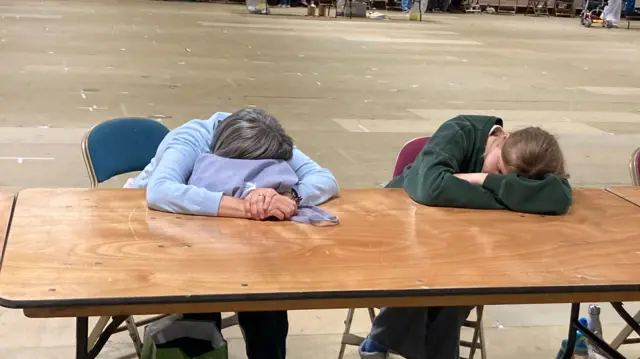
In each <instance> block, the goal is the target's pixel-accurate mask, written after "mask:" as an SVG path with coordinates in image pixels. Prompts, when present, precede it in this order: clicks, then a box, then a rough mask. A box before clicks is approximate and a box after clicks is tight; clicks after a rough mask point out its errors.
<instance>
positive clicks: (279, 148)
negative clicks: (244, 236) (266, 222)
mask: <svg viewBox="0 0 640 359" xmlns="http://www.w3.org/2000/svg"><path fill="white" fill-rule="evenodd" d="M225 128H226V129H227V130H225V131H222V129H225ZM223 149H224V150H223ZM212 151H213V152H218V153H219V154H220V155H224V156H227V157H235V156H242V157H245V158H261V156H269V157H272V158H278V159H282V160H286V163H287V164H288V165H289V166H290V167H291V169H292V170H293V171H294V172H295V175H296V176H297V179H298V182H297V183H296V184H295V185H294V186H293V191H295V195H296V196H297V197H298V198H299V200H300V202H301V203H302V204H308V205H318V204H320V203H323V202H325V201H327V200H328V199H330V198H331V197H333V196H334V195H336V194H337V193H338V185H337V183H336V180H335V178H334V177H333V175H332V174H331V172H329V170H327V169H325V168H322V167H320V166H319V165H318V164H317V163H315V162H314V161H313V160H311V159H310V158H309V157H307V156H306V155H305V154H304V153H302V152H301V151H300V150H298V149H297V148H295V147H293V144H292V141H291V138H290V137H289V136H287V135H286V133H285V132H284V130H283V129H282V127H281V126H280V124H279V123H278V121H277V120H276V119H275V118H274V117H273V116H271V115H269V114H267V113H265V112H264V111H263V110H260V109H253V108H249V109H243V110H240V111H237V112H235V113H233V114H229V113H224V112H218V113H216V114H214V115H213V116H212V117H211V118H210V119H208V120H205V121H203V120H192V121H189V122H187V123H186V124H184V125H182V126H180V127H178V128H176V129H174V130H173V131H171V132H170V133H169V134H168V135H167V137H165V139H164V140H163V141H162V143H161V144H160V146H159V147H158V151H157V152H156V156H155V157H154V158H153V159H152V160H151V163H149V165H148V166H147V167H146V168H145V169H144V171H142V173H141V174H140V175H139V176H138V177H136V178H134V179H133V180H132V181H131V183H129V186H128V187H135V188H146V189H147V202H148V204H149V207H151V208H153V209H157V210H161V211H167V212H174V213H185V214H194V215H205V216H226V217H241V218H252V219H257V220H263V219H267V218H268V217H270V216H276V217H277V216H278V215H282V216H291V215H292V214H293V213H294V211H295V207H296V202H295V201H294V200H292V199H291V198H290V197H289V196H288V195H280V194H278V193H277V192H276V191H275V190H274V189H272V188H256V189H254V190H252V191H251V192H250V193H249V195H248V196H246V197H245V198H244V199H239V198H235V197H231V196H225V195H224V194H223V193H222V192H215V191H209V190H207V189H205V188H200V187H197V186H194V185H189V184H187V182H188V181H189V178H190V177H191V174H192V171H193V169H194V165H195V163H196V161H197V160H198V158H199V157H200V156H201V155H203V154H211V152H212ZM185 318H190V319H202V320H213V321H215V322H216V323H217V325H218V328H220V325H221V316H220V313H197V314H186V315H185ZM238 321H239V323H240V326H241V327H242V330H243V333H244V338H245V342H246V352H247V357H248V358H249V359H265V358H266V359H284V358H285V357H286V341H287V333H288V329H289V322H288V319H287V312H286V311H271V312H240V313H238Z"/></svg>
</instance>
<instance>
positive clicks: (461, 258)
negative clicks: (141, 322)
mask: <svg viewBox="0 0 640 359" xmlns="http://www.w3.org/2000/svg"><path fill="white" fill-rule="evenodd" d="M323 208H324V209H326V210H328V211H330V212H332V213H334V214H336V215H337V216H339V217H340V222H341V223H340V225H338V226H335V227H314V226H311V225H306V224H297V223H292V222H255V221H249V220H238V219H228V218H210V217H196V216H187V215H177V214H168V213H161V212H156V211H152V210H149V209H148V208H147V206H146V202H145V193H144V191H143V190H133V189H93V190H90V189H32V190H25V191H22V192H20V194H19V195H18V198H17V204H16V208H15V213H14V217H13V222H12V227H11V231H10V234H9V237H8V241H7V246H6V250H5V254H4V261H3V264H2V270H1V271H0V298H1V299H0V304H2V305H4V306H8V307H13V308H22V309H25V313H27V312H28V311H30V312H31V316H75V315H79V314H78V313H84V314H88V315H89V314H90V315H98V314H100V315H102V314H145V313H159V312H178V311H182V312H186V311H191V312H194V311H207V310H213V309H214V308H215V309H216V310H229V311H232V310H267V309H287V308H288V309H304V308H333V307H342V306H358V307H364V306H370V305H374V304H375V305H387V306H391V305H407V306H412V305H426V304H429V305H447V304H500V303H538V302H540V303H543V302H544V303H546V302H568V301H588V300H599V301H609V300H640V276H638V273H640V241H639V240H638V238H639V234H640V207H636V206H634V205H633V204H631V203H629V202H628V201H626V200H623V199H621V198H619V197H617V196H615V195H613V194H612V193H609V192H607V191H605V190H602V189H578V190H575V191H574V205H573V207H572V209H571V211H570V213H569V214H567V215H564V216H541V215H529V214H521V213H514V212H509V211H483V210H465V209H452V208H435V207H426V206H421V205H418V204H416V203H414V202H413V201H411V199H409V198H408V197H407V195H406V193H405V192H404V191H403V190H393V189H354V190H344V191H343V192H342V194H341V197H340V198H338V199H335V200H332V201H331V202H329V203H327V204H325V205H324V206H323ZM171 305H172V306H171ZM81 308H84V309H81ZM27 315H29V313H27Z"/></svg>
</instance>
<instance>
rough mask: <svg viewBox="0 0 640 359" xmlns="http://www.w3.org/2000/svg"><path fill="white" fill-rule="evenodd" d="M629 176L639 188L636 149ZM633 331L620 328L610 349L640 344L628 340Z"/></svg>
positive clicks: (637, 318)
mask: <svg viewBox="0 0 640 359" xmlns="http://www.w3.org/2000/svg"><path fill="white" fill-rule="evenodd" d="M629 175H630V177H631V183H632V184H633V185H634V186H640V148H637V149H636V150H635V151H633V153H632V154H631V158H630V159H629ZM633 319H634V320H635V321H636V322H638V323H640V310H639V311H638V312H637V313H636V315H634V316H633ZM633 332H634V330H633V328H631V327H630V326H629V325H628V324H627V325H625V326H624V328H622V330H621V331H620V333H618V335H616V337H615V338H614V339H613V341H612V342H611V347H612V348H613V349H615V350H618V348H619V347H620V346H621V345H623V344H637V343H640V338H629V336H630V335H631V333H633Z"/></svg>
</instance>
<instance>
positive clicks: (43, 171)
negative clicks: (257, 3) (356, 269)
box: [0, 0, 640, 359]
mask: <svg viewBox="0 0 640 359" xmlns="http://www.w3.org/2000/svg"><path fill="white" fill-rule="evenodd" d="M285 12H286V13H287V14H286V15H288V16H255V15H253V16H252V15H249V14H246V11H245V10H244V8H243V7H242V6H237V5H224V4H206V3H178V2H163V1H150V0H129V1H125V0H92V1H89V0H86V1H82V0H66V1H62V0H59V1H54V0H51V1H35V0H4V1H2V3H0V16H1V18H0V63H1V64H2V65H1V66H0V74H1V76H2V80H3V81H1V82H0V104H1V106H0V127H1V130H0V143H1V144H2V145H1V146H0V168H1V169H2V176H0V189H8V190H14V191H15V190H19V189H22V188H27V187H84V186H88V178H87V176H86V173H85V170H84V167H83V164H82V159H81V155H80V147H79V143H80V139H81V137H82V135H83V133H84V132H85V131H86V129H87V128H89V127H90V126H92V125H94V124H96V123H99V122H101V121H103V120H106V119H109V118H113V117H119V116H129V115H135V116H152V115H155V116H156V117H158V118H160V120H161V121H162V122H163V123H165V124H166V125H167V126H169V127H175V126H178V125H180V124H181V123H183V122H185V121H187V120H189V119H192V118H207V117H208V116H210V115H211V114H212V113H214V112H216V111H233V110H235V109H237V108H239V107H242V106H258V107H263V108H265V109H267V110H268V111H270V112H272V113H273V114H275V115H276V116H277V117H278V118H279V119H280V120H281V121H282V123H283V124H284V125H285V127H286V128H287V129H288V131H289V132H290V133H291V134H292V135H293V137H294V138H295V140H296V142H297V144H298V146H299V147H300V148H302V149H303V151H305V152H306V153H307V154H308V155H310V156H312V157H313V158H314V159H316V160H317V161H318V162H320V163H321V164H322V165H324V166H326V167H329V168H330V169H331V170H332V171H333V172H334V173H335V174H336V176H337V177H338V180H339V182H340V184H341V185H342V186H343V187H370V186H377V185H379V184H381V183H385V182H386V181H387V180H388V179H389V177H390V173H391V169H392V167H393V162H394V159H395V156H396V153H397V151H398V149H399V148H400V146H401V145H402V144H403V143H404V142H405V141H407V140H408V139H411V138H413V137H416V136H419V135H425V134H429V133H431V132H432V131H433V130H434V129H435V128H436V127H437V126H438V125H439V124H440V123H441V122H442V121H444V120H446V119H448V118H449V117H451V116H453V115H456V114H459V113H491V114H498V115H500V116H502V117H503V118H504V119H505V121H506V127H507V128H517V127H520V126H525V125H529V124H536V125H540V126H543V127H545V128H547V129H549V130H550V131H552V132H554V133H556V134H557V135H558V136H559V138H560V140H561V142H562V145H563V147H564V150H565V153H566V156H567V159H568V162H569V169H570V172H571V174H572V178H573V184H574V185H584V186H605V185H611V184H628V183H629V175H628V170H627V161H628V158H629V156H630V154H631V152H632V151H633V150H634V149H635V148H636V147H637V146H640V113H639V111H640V106H639V105H640V87H638V83H640V63H639V62H638V58H639V55H640V40H639V39H640V37H639V36H638V34H639V32H638V30H637V29H638V28H640V27H639V26H638V25H635V27H636V29H632V30H626V29H624V30H623V29H620V30H605V29H602V28H592V29H586V28H583V27H581V26H580V25H579V24H578V20H576V19H558V18H532V17H523V16H511V17H509V16H491V15H443V14H437V15H427V16H426V17H425V21H424V22H423V23H410V22H408V21H407V20H406V18H404V17H403V16H402V15H400V14H399V13H392V17H393V20H384V21H373V20H371V21H360V20H352V21H348V20H347V21H345V20H333V19H307V18H304V17H302V16H291V15H301V14H302V10H300V9H290V10H286V11H285V10H283V9H274V13H276V14H278V13H282V14H284V13H285ZM122 182H123V179H116V180H115V181H113V182H112V183H110V185H113V186H117V185H121V184H122ZM632 307H633V306H632ZM633 308H634V309H635V307H633ZM345 313H346V312H345V311H342V310H340V311H302V312H293V313H291V317H292V319H291V321H292V324H291V336H290V340H289V344H290V357H291V358H301V357H305V358H332V357H334V356H335V355H336V354H337V350H338V347H339V333H341V331H342V321H343V319H344V315H345ZM604 315H605V322H606V326H605V331H606V333H605V334H606V336H607V337H612V336H613V335H614V334H615V332H616V330H617V329H619V328H620V321H619V320H617V319H616V318H615V316H614V315H613V314H612V310H611V309H609V308H607V307H605V313H604ZM567 316H568V307H567V306H566V305H544V306H543V305H541V306H494V307H489V308H487V314H486V319H485V323H484V324H485V326H486V327H487V341H488V345H489V348H488V353H489V357H490V358H505V359H507V358H509V359H511V358H515V357H521V358H550V357H553V355H554V354H555V352H556V351H557V348H558V346H559V343H560V340H561V338H562V337H563V336H564V335H565V333H566V330H567V329H566V325H565V323H566V321H567ZM356 321H357V324H356V330H355V331H356V332H360V333H362V332H366V330H367V329H368V325H367V319H366V315H365V312H364V311H362V312H361V313H359V317H358V318H357V320H356ZM72 324H73V322H72V321H71V320H66V319H61V320H29V319H26V318H24V317H23V316H22V314H21V313H20V312H17V311H8V310H4V309H0V357H1V358H41V359H49V358H51V359H53V358H70V357H71V356H72V352H73V338H74V335H73V325H72ZM226 335H227V338H229V339H230V345H231V350H232V358H242V357H244V354H243V346H242V343H241V342H240V341H241V339H240V336H239V332H238V330H237V328H233V329H231V330H229V331H228V332H227V333H226ZM639 349H640V348H639ZM639 349H635V348H632V347H630V348H629V349H626V350H627V353H628V354H629V355H630V356H636V357H637V356H638V355H640V350H639ZM131 353H132V347H131V346H130V344H129V343H128V340H127V337H126V335H121V336H118V337H116V338H115V339H114V340H113V341H112V342H111V343H110V344H109V346H108V349H107V350H106V351H105V353H104V354H103V355H102V356H101V357H102V358H120V357H123V356H125V357H126V356H127V355H130V354H131ZM355 357H356V354H355V351H354V350H351V351H350V352H349V353H348V356H347V358H355Z"/></svg>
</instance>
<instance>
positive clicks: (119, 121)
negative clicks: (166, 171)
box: [82, 117, 169, 188]
mask: <svg viewBox="0 0 640 359" xmlns="http://www.w3.org/2000/svg"><path fill="white" fill-rule="evenodd" d="M167 133H169V129H168V128H167V127H165V126H164V125H163V124H161V123H159V122H157V121H154V120H151V119H148V118H135V117H132V118H116V119H113V120H109V121H105V122H103V123H101V124H98V125H96V126H94V127H93V128H91V129H90V130H89V131H88V132H87V134H86V135H85V136H84V138H83V139H82V156H83V157H84V163H85V165H86V167H87V171H88V172H89V179H90V180H91V188H96V187H98V184H100V183H102V182H104V181H106V180H108V179H110V178H112V177H115V176H118V175H121V174H125V173H129V172H135V171H142V170H143V169H144V168H145V167H146V166H147V165H148V164H149V162H150V161H151V159H152V158H153V157H154V156H155V155H156V150H157V149H158V146H159V145H160V142H162V140H163V139H164V137H165V136H166V135H167Z"/></svg>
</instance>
